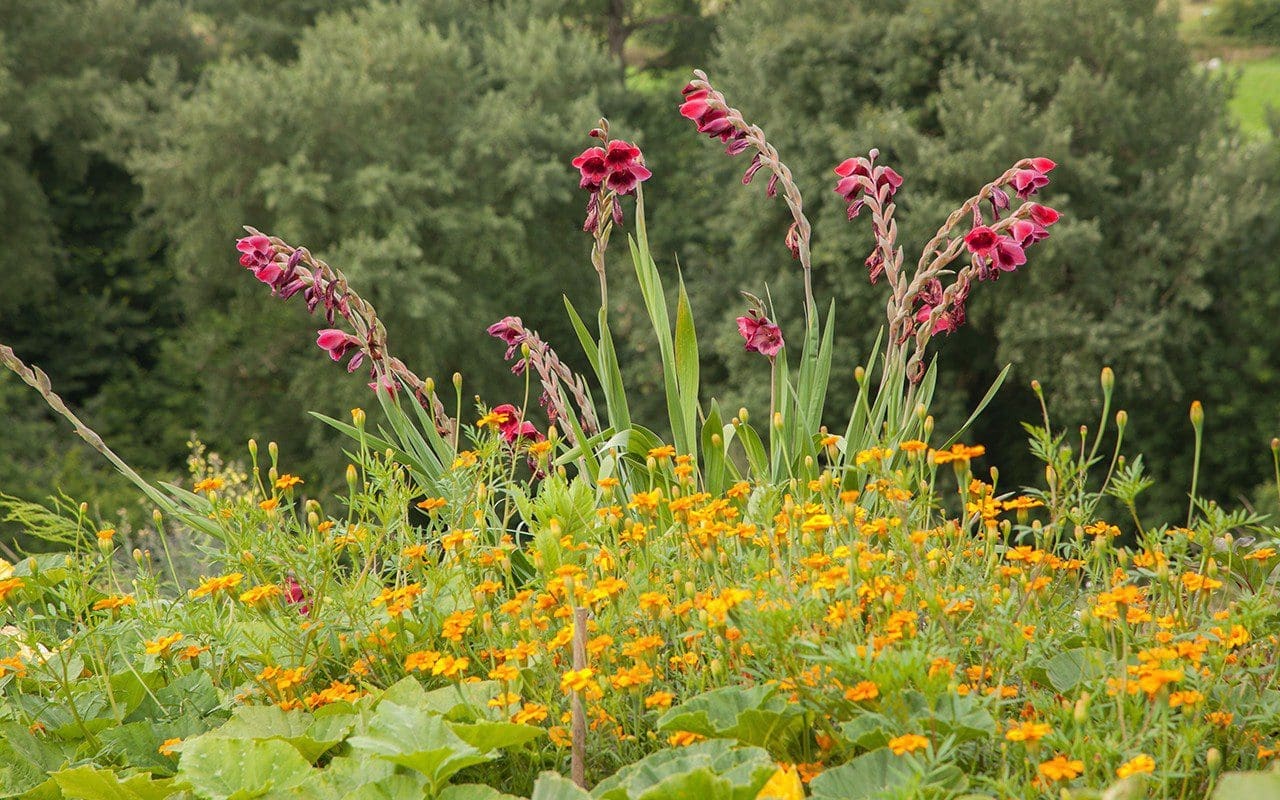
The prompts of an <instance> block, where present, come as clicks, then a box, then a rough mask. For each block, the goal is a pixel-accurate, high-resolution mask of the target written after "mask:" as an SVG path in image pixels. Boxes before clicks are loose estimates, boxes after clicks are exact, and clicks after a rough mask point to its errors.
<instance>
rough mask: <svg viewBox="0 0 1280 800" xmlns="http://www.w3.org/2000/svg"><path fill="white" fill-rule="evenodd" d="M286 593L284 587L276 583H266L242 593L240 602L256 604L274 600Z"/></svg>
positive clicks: (250, 604)
mask: <svg viewBox="0 0 1280 800" xmlns="http://www.w3.org/2000/svg"><path fill="white" fill-rule="evenodd" d="M283 594H284V589H282V588H280V587H279V586H277V585H276V584H274V583H264V584H262V585H261V586H255V587H253V588H252V589H249V590H247V591H245V592H243V593H241V595H240V602H241V603H244V604H245V605H249V606H256V605H259V604H261V603H265V602H267V601H268V600H273V599H275V598H277V597H280V596H281V595H283Z"/></svg>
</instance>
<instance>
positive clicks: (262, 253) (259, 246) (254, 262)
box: [236, 234, 276, 283]
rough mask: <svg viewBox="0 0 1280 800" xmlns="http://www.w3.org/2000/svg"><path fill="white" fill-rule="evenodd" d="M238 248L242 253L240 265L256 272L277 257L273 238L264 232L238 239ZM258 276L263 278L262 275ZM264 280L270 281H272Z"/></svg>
mask: <svg viewBox="0 0 1280 800" xmlns="http://www.w3.org/2000/svg"><path fill="white" fill-rule="evenodd" d="M236 249H237V250H239V251H240V253H241V256H240V266H242V267H247V268H248V269H251V270H254V271H255V272H257V270H260V269H262V268H263V267H266V266H267V265H269V264H270V263H271V262H272V261H274V260H275V257H276V250H275V248H274V247H272V246H271V240H270V239H268V238H267V237H266V236H263V235H262V234H257V235H256V236H246V237H244V238H243V239H239V240H237V241H236ZM258 277H259V279H260V280H261V278H262V276H261V275H259V276H258ZM264 282H265V283H270V281H264Z"/></svg>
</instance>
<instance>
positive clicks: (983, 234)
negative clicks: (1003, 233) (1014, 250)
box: [964, 225, 996, 256]
mask: <svg viewBox="0 0 1280 800" xmlns="http://www.w3.org/2000/svg"><path fill="white" fill-rule="evenodd" d="M964 243H965V246H966V247H968V248H969V252H970V253H973V254H974V255H979V256H986V255H990V254H991V249H992V248H993V247H995V246H996V232H995V231H993V230H992V229H991V228H989V227H987V226H986V225H978V226H976V227H974V228H973V230H971V231H969V232H968V233H967V234H965V237H964Z"/></svg>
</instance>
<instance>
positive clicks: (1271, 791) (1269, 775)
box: [1213, 772, 1280, 800]
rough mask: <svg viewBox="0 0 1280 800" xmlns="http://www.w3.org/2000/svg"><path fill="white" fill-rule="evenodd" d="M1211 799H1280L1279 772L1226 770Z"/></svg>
mask: <svg viewBox="0 0 1280 800" xmlns="http://www.w3.org/2000/svg"><path fill="white" fill-rule="evenodd" d="M1213 800H1280V772H1228V773H1227V774H1226V775H1223V776H1222V780H1221V781H1219V783H1218V788H1217V789H1215V790H1214V791H1213Z"/></svg>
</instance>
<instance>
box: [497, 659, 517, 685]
mask: <svg viewBox="0 0 1280 800" xmlns="http://www.w3.org/2000/svg"><path fill="white" fill-rule="evenodd" d="M518 677H520V670H519V669H517V668H516V667H515V666H514V665H512V664H508V663H507V662H505V661H504V662H502V663H501V664H499V665H498V666H496V667H494V668H493V669H491V670H489V678H490V680H495V681H502V682H503V683H511V682H512V681H514V680H515V679H516V678H518Z"/></svg>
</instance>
